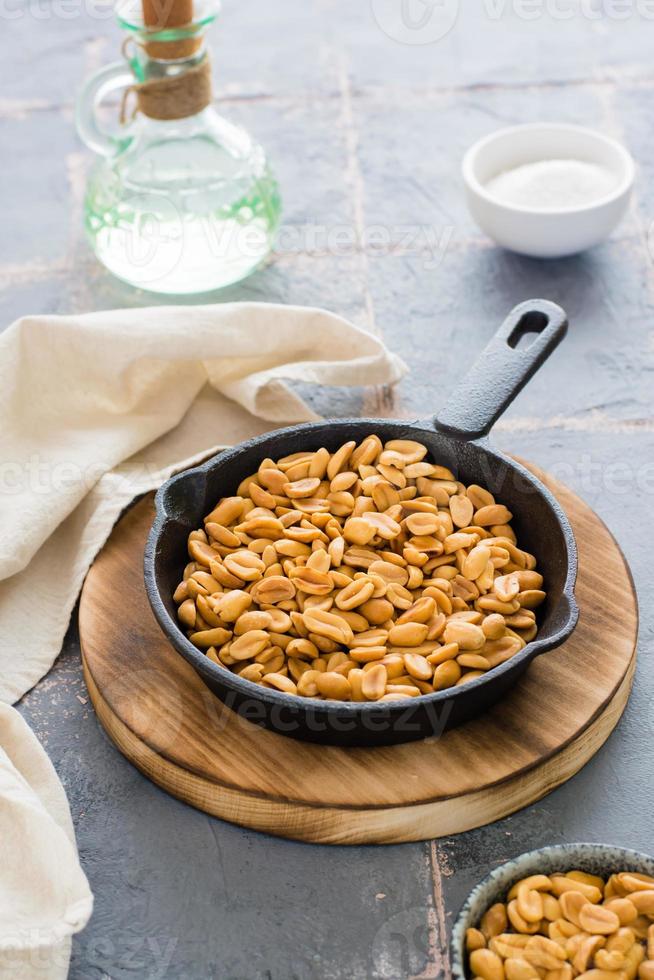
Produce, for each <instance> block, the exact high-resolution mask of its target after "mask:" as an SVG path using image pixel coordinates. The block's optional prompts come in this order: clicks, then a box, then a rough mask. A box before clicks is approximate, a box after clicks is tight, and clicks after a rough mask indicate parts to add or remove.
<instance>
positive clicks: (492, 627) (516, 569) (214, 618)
mask: <svg viewBox="0 0 654 980" xmlns="http://www.w3.org/2000/svg"><path fill="white" fill-rule="evenodd" d="M511 516H512V515H511V513H510V511H509V510H508V509H507V508H506V507H505V506H504V505H503V504H502V503H501V502H498V501H496V500H495V498H494V496H493V495H492V494H491V493H490V492H489V491H487V490H485V489H484V488H482V487H479V486H477V485H475V484H473V485H471V486H468V487H467V488H466V487H465V486H464V485H463V484H461V483H459V482H458V481H457V479H456V478H455V475H454V474H453V473H452V472H451V471H450V470H449V469H448V468H446V467H443V466H439V465H438V464H436V463H433V462H431V461H430V460H429V459H428V458H427V448H426V447H425V446H424V445H422V444H421V443H419V442H417V441H415V440H411V439H408V440H407V439H394V440H393V439H392V440H389V441H388V442H386V443H385V444H384V443H382V441H381V440H380V439H379V437H378V436H376V435H370V436H368V437H366V438H365V439H364V440H363V441H362V442H361V443H360V444H359V445H358V446H357V444H356V443H355V442H353V441H350V442H347V443H345V444H344V445H342V446H341V447H340V448H338V449H337V450H336V451H335V452H330V451H329V450H328V449H326V448H324V447H323V448H320V449H317V450H315V451H313V450H306V451H300V452H297V453H292V454H290V455H289V456H286V457H284V458H282V459H279V460H277V461H275V460H273V459H264V460H262V462H261V464H260V465H259V468H258V470H257V471H256V473H253V474H251V475H250V476H248V477H246V478H245V479H243V480H242V481H241V483H240V484H239V486H238V490H237V493H236V494H234V495H233V496H231V497H225V498H223V499H222V500H220V501H218V503H217V504H216V506H215V508H214V509H213V510H212V511H211V513H209V514H208V515H207V517H206V518H205V520H204V526H203V528H200V529H198V530H196V531H192V532H191V534H190V535H189V537H188V554H189V556H190V559H191V560H190V562H189V563H188V564H187V566H186V568H185V570H184V574H183V578H182V581H181V582H180V583H179V585H178V586H177V588H176V589H175V592H174V601H175V603H176V605H177V607H178V612H177V615H178V621H179V624H180V627H181V628H183V629H184V630H185V631H186V633H187V635H188V636H189V638H190V640H191V642H193V643H194V644H195V645H196V646H198V647H199V648H200V649H201V650H203V651H205V652H206V655H207V657H208V659H210V660H212V661H213V662H214V663H216V664H219V665H220V666H221V667H222V668H227V669H229V670H232V671H234V672H236V673H238V674H239V676H241V677H243V678H245V679H246V680H248V681H250V682H252V683H259V684H264V685H265V686H266V687H267V688H269V689H273V690H275V689H276V690H280V691H283V692H288V693H293V694H297V695H298V696H300V697H316V698H332V699H334V698H335V699H338V698H341V697H342V698H343V699H345V700H348V699H352V700H356V701H365V700H368V701H377V700H381V699H383V698H388V699H389V700H393V699H396V698H400V697H403V698H407V697H416V696H420V695H421V694H429V693H431V692H432V691H440V690H443V689H445V688H448V687H454V686H455V685H459V684H464V683H467V682H468V681H470V680H474V679H475V678H477V677H480V676H483V673H485V672H486V671H488V670H492V669H493V667H495V666H497V665H498V664H501V663H503V662H504V661H505V660H507V659H509V657H511V656H513V655H514V654H515V653H517V652H518V650H520V649H521V648H522V647H523V646H524V645H525V643H527V642H529V641H530V640H531V639H532V638H533V637H534V636H535V635H536V630H537V622H536V614H535V612H534V611H533V610H535V609H536V608H537V607H538V606H539V605H540V604H541V602H542V601H543V600H544V598H545V592H544V591H543V579H542V576H541V575H540V574H539V573H538V572H537V571H536V570H535V568H534V566H535V559H534V558H533V556H532V555H530V554H528V553H527V552H525V551H523V550H521V549H520V547H519V545H518V544H517V543H516V540H515V534H514V533H513V531H512V530H511V527H510V523H509V522H510V520H511ZM319 676H320V677H321V680H320V684H319V683H318V680H317V678H318V677H319ZM350 677H351V681H350V680H349V678H350ZM280 678H281V680H280ZM382 680H383V684H382ZM403 687H404V689H405V690H402V688H403ZM339 692H340V693H339ZM565 887H566V886H561V889H562V890H565ZM567 887H568V888H569V887H571V882H569V883H568V885H567ZM592 887H594V886H593V884H592V882H591V881H589V880H584V881H581V882H579V889H578V890H579V891H581V892H583V891H584V888H592ZM615 888H616V889H619V891H615V892H614V893H613V895H612V897H614V898H620V899H624V898H625V896H626V895H631V893H632V892H634V891H638V892H642V893H643V894H645V893H647V892H651V891H654V882H652V881H646V880H642V879H640V878H634V877H632V878H627V879H626V880H625V881H624V882H622V883H619V884H617V885H616V886H615ZM536 891H538V889H537V890H536ZM560 893H561V892H560V891H557V890H556V889H555V888H553V889H552V892H551V894H548V898H549V902H547V901H545V899H541V898H540V897H539V895H538V894H535V895H534V894H532V893H531V890H530V889H526V890H524V891H523V892H522V893H521V896H520V902H519V903H517V904H516V905H515V906H514V912H515V915H516V916H518V917H520V919H521V920H522V921H523V922H525V923H530V922H533V923H535V921H536V919H535V917H536V914H537V913H538V912H540V911H541V907H542V915H541V916H540V918H541V919H543V920H545V921H547V922H549V921H556V920H552V919H548V918H547V914H548V912H547V910H546V906H548V908H549V913H550V915H553V914H554V912H553V909H552V902H556V896H557V895H559V894H560ZM586 897H588V896H586ZM607 897H611V896H607ZM593 900H594V899H593ZM512 901H516V896H514V897H513V898H512ZM639 902H640V905H642V909H641V908H638V909H636V915H635V916H634V921H636V920H638V921H639V922H640V918H641V916H643V915H645V914H646V910H647V909H649V908H650V900H649V898H648V897H647V896H646V897H644V898H641V899H639ZM555 907H556V906H555ZM505 914H506V913H505ZM615 914H617V911H616V912H615ZM628 914H629V909H628V907H626V906H622V912H621V915H622V918H621V919H620V921H621V922H622V921H623V920H624V921H625V922H626V921H627V918H626V917H627V916H628ZM516 921H517V919H516ZM638 928H639V929H640V930H641V931H642V928H643V926H642V925H640V924H639V926H638ZM514 959H518V958H517V957H514ZM512 969H513V972H514V976H515V978H516V980H519V978H518V973H519V972H520V970H521V969H522V970H523V971H524V966H523V967H521V966H520V965H519V964H518V965H517V966H514V967H512ZM525 980H527V978H526V977H525Z"/></svg>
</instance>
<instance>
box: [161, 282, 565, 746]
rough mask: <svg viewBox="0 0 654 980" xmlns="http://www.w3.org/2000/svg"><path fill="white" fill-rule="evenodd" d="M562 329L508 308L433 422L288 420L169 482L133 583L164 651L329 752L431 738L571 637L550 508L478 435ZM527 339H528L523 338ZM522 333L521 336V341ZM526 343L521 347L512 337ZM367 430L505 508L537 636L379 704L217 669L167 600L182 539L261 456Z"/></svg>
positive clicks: (252, 714) (549, 317)
mask: <svg viewBox="0 0 654 980" xmlns="http://www.w3.org/2000/svg"><path fill="white" fill-rule="evenodd" d="M566 330H567V321H566V317H565V314H564V312H563V310H561V309H560V308H559V307H558V306H555V305H554V304H553V303H549V302H546V301H544V300H529V301H528V302H526V303H522V304H521V305H520V306H517V307H516V308H515V309H514V310H513V311H512V312H511V313H510V314H509V316H508V317H507V319H506V320H505V322H504V323H503V324H502V326H501V327H500V329H499V330H498V332H497V333H496V334H495V336H494V337H493V339H492V340H491V341H490V343H489V344H488V346H487V347H486V349H485V350H484V351H483V352H482V354H481V355H480V357H479V360H478V361H477V363H476V364H475V365H474V367H473V368H472V370H471V371H470V373H469V375H468V376H467V378H466V379H465V380H464V381H463V383H462V384H461V385H460V386H459V388H458V389H457V390H456V392H455V393H454V395H453V396H452V397H451V398H450V399H449V401H448V402H447V403H446V405H445V406H444V408H442V409H441V411H440V412H439V414H438V415H437V417H436V418H435V419H433V418H429V419H427V420H425V421H422V422H402V421H389V420H387V419H344V420H329V421H324V422H316V423H310V424H307V425H296V426H292V427H291V428H288V429H281V430H277V431H276V432H272V433H270V434H268V435H264V436H259V437H258V438H256V439H251V440H250V441H249V442H245V443H242V444H241V445H239V446H236V447H235V448H234V449H230V450H228V451H226V452H223V453H220V454H219V455H218V456H215V457H214V458H213V459H210V460H209V461H208V462H206V463H203V464H202V465H201V466H198V467H197V468H195V469H192V470H188V471H187V472H184V473H181V474H179V475H178V476H175V477H173V478H172V479H171V480H169V481H168V482H167V483H165V484H164V485H163V486H162V487H161V489H160V490H159V492H158V493H157V496H156V510H157V513H156V518H155V521H154V524H153V526H152V530H151V532H150V537H149V539H148V543H147V547H146V551H145V585H146V590H147V594H148V598H149V600H150V603H151V605H152V609H153V610H154V614H155V616H156V618H157V620H158V622H159V625H160V626H161V628H162V630H163V631H164V633H165V634H166V636H167V638H168V639H169V640H170V642H171V643H172V645H173V646H174V648H175V649H176V650H177V651H178V652H179V653H180V654H181V655H182V656H183V657H184V659H185V660H186V661H187V662H188V663H189V664H190V665H191V666H192V667H193V668H194V669H195V670H196V671H197V673H198V674H199V675H200V677H201V678H202V680H203V681H204V682H205V684H206V685H207V686H208V687H209V688H210V689H211V690H212V691H213V692H214V694H216V695H217V696H218V697H219V698H220V699H221V700H222V701H224V702H225V703H226V704H227V705H228V706H229V707H230V708H232V709H233V710H235V711H238V712H239V713H240V714H242V715H243V716H244V717H245V718H247V719H248V720H249V721H252V722H255V723H257V724H260V725H263V726H265V727H267V728H272V729H274V730H275V731H277V732H280V733H283V734H285V735H290V736H292V737H294V738H300V739H305V740H308V741H312V742H324V743H328V744H333V745H388V744H393V743H396V742H408V741H411V740H414V739H418V738H424V737H426V736H429V735H434V734H437V735H438V734H440V733H442V732H443V731H444V730H445V729H446V728H450V727H452V726H454V725H458V724H460V723H461V722H464V721H466V720H468V719H470V718H472V717H474V716H476V715H478V714H480V713H481V712H483V711H484V710H486V709H487V708H488V707H490V706H491V705H492V704H494V703H495V702H496V701H497V700H498V699H499V698H501V697H502V696H503V694H504V693H505V692H506V691H507V690H508V689H509V688H510V687H511V686H512V685H513V684H515V682H516V680H517V679H518V677H519V676H520V675H521V674H522V673H523V672H524V671H525V670H526V668H527V667H528V665H529V664H530V663H531V661H532V660H533V659H534V657H536V656H538V655H539V654H541V653H545V652H546V651H547V650H551V649H552V648H553V647H556V646H558V645H559V644H560V643H562V642H563V640H565V639H566V637H568V636H569V635H570V633H571V632H572V630H573V629H574V627H575V624H576V622H577V617H578V609H577V606H576V603H575V599H574V591H573V590H574V583H575V578H576V573H577V550H576V546H575V540H574V536H573V533H572V529H571V527H570V524H569V523H568V520H567V518H566V516H565V514H564V513H563V511H562V509H561V507H560V506H559V504H558V503H557V501H556V500H555V499H554V497H553V496H552V494H551V493H550V492H549V490H547V489H546V488H545V487H544V486H543V484H542V483H540V481H539V480H537V479H536V478H535V477H534V476H532V475H531V473H529V472H528V471H527V470H526V469H524V468H523V467H522V466H520V465H519V464H518V463H516V462H514V460H512V459H510V458H509V457H507V456H505V455H503V454H502V453H500V452H498V451H497V450H496V449H493V448H492V447H491V445H490V443H489V440H488V433H489V431H490V429H491V427H492V426H493V424H494V422H495V421H496V420H497V419H498V418H499V416H500V415H501V414H502V412H503V411H504V409H505V408H506V407H507V406H508V405H509V404H510V402H511V401H513V399H514V397H515V396H516V395H517V393H518V392H519V391H520V390H521V388H522V387H523V386H524V385H525V384H526V383H527V381H528V380H529V379H530V378H531V377H532V375H533V374H534V373H535V372H536V370H537V369H538V368H539V367H540V366H541V364H543V362H544V361H545V360H546V359H547V357H548V356H549V355H550V354H551V352H552V351H553V350H554V348H555V347H556V346H557V345H558V343H559V342H560V341H561V340H562V339H563V337H564V336H565V333H566ZM527 334H529V335H530V338H528V337H526V335H527ZM532 337H533V339H531V338H532ZM529 339H531V342H530V343H529V344H528V346H527V345H526V344H525V343H521V341H523V340H524V341H527V340H529ZM370 433H377V434H378V435H379V437H380V438H381V440H382V442H385V441H386V440H388V439H417V440H419V441H420V442H422V443H424V444H425V445H426V446H428V447H429V450H430V456H431V458H432V459H433V460H434V461H435V462H436V463H440V464H443V465H445V466H447V467H449V468H450V469H451V470H452V471H453V472H454V473H455V475H456V476H457V478H458V479H459V480H461V481H463V483H465V484H466V485H469V484H471V483H478V484H480V485H481V486H483V487H486V488H487V489H489V490H490V491H491V492H492V493H493V494H494V495H495V496H496V497H497V499H498V501H499V502H501V503H504V504H506V505H507V506H508V507H509V509H510V510H511V511H512V512H513V515H514V519H513V526H514V528H515V531H516V534H517V536H518V541H519V542H520V545H521V546H522V547H524V548H526V549H527V550H528V551H530V552H532V553H533V554H534V555H535V556H536V557H537V559H538V568H539V570H540V571H541V572H542V574H543V575H544V578H545V586H544V588H545V589H546V591H547V600H546V602H545V603H544V605H543V606H542V607H541V609H540V611H539V612H540V622H539V632H538V635H537V637H536V639H535V640H533V641H532V642H531V643H528V644H527V645H526V646H525V647H524V648H523V649H522V650H521V651H520V652H519V653H517V654H516V655H515V656H514V657H513V658H512V659H511V660H508V661H507V662H506V663H504V664H501V665H500V666H498V667H495V668H494V669H492V670H490V671H488V673H487V674H485V675H484V676H483V677H480V678H478V679H476V680H473V681H470V682H468V683H467V684H464V685H462V686H460V687H455V688H450V689H449V690H445V691H440V692H438V693H435V694H427V695H422V696H420V697H416V698H413V699H412V700H411V701H409V702H408V703H407V701H406V700H403V701H398V702H384V703H383V704H375V703H374V702H370V703H363V704H362V703H358V702H357V703H350V702H341V701H319V700H317V699H306V698H300V697H296V696H293V695H288V694H283V693H281V692H279V691H275V690H267V689H264V688H263V687H260V686H258V685H255V684H253V683H251V682H250V681H247V680H244V679H242V678H239V677H238V675H236V674H233V673H231V672H230V671H228V670H226V669H223V668H220V667H218V666H217V665H215V664H214V663H212V662H211V661H210V660H208V659H207V658H206V657H205V656H204V654H203V653H201V652H200V651H199V650H197V649H196V647H194V646H193V645H192V644H191V643H190V641H189V640H188V639H187V638H186V636H185V634H184V633H183V632H182V630H181V629H180V628H179V626H178V625H177V618H176V615H175V603H174V602H173V599H172V595H173V592H174V590H175V587H176V586H177V584H178V582H179V581H180V579H181V576H182V570H183V568H184V565H185V564H186V562H187V561H188V558H187V551H186V541H187V536H188V534H189V532H190V531H192V530H193V529H195V528H197V527H201V526H202V523H203V518H204V516H205V515H206V514H208V513H209V512H210V511H211V510H212V508H213V507H214V505H215V503H216V501H217V500H218V499H219V498H220V497H223V496H229V495H232V494H233V493H234V492H235V490H236V488H237V486H238V485H239V483H240V482H241V480H243V479H244V478H245V477H246V476H248V475H249V474H251V473H253V472H255V471H256V470H257V469H258V466H259V463H260V462H261V460H262V459H264V458H265V457H271V458H272V459H278V458H279V457H281V456H287V455H289V454H290V453H294V452H297V451H299V450H307V449H314V450H315V449H318V448H320V446H326V447H327V448H328V449H329V450H332V451H333V450H335V449H337V448H338V447H339V446H340V445H342V443H344V442H347V441H348V440H351V439H355V440H356V441H357V442H360V441H361V440H362V439H363V438H364V437H365V436H367V435H369V434H370Z"/></svg>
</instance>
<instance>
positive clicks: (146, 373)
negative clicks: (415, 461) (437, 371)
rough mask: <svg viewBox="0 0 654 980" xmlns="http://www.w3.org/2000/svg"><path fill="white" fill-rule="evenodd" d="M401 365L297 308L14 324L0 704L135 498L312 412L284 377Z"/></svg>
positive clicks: (26, 671)
mask: <svg viewBox="0 0 654 980" xmlns="http://www.w3.org/2000/svg"><path fill="white" fill-rule="evenodd" d="M404 370H405V368H404V365H403V364H402V362H401V361H400V359H399V358H397V357H395V356H394V355H392V354H390V353H389V352H388V351H387V350H386V348H385V347H384V345H383V344H382V343H381V341H380V340H379V339H377V338H376V337H374V336H372V335H371V334H368V333H366V332H365V331H363V330H360V329H358V328H357V327H355V326H353V325H352V324H351V323H348V322H347V321H346V320H343V319H342V318H341V317H338V316H335V315H334V314H332V313H328V312H326V311H324V310H319V309H308V308H302V307H291V306H274V305H270V304H263V303H232V304H225V305H218V306H196V307H157V308H149V309H136V310H114V311H108V312H103V313H92V314H88V315H83V316H67V317H66V316H64V317H57V316H35V317H24V318H23V319H21V320H18V321H17V322H16V323H14V324H12V326H10V327H9V328H8V329H7V330H6V331H5V332H4V333H3V334H0V419H1V420H2V422H1V425H2V428H1V430H0V701H2V700H4V701H7V702H9V703H13V702H14V701H16V700H17V699H18V698H20V697H21V696H22V695H23V694H24V693H25V692H26V691H27V690H29V688H30V687H32V686H33V685H34V684H35V683H36V682H37V681H38V680H39V679H40V678H41V677H42V676H43V675H44V674H45V673H46V672H47V671H48V670H49V669H50V667H51V665H52V663H53V661H54V659H55V657H56V656H57V654H58V652H59V650H60V648H61V641H62V639H63V636H64V633H65V631H66V628H67V625H68V621H69V619H70V614H71V611H72V609H73V606H74V604H75V601H76V598H77V595H78V593H79V589H80V586H81V584H82V581H83V578H84V575H85V573H86V571H87V569H88V566H89V565H90V563H91V561H92V560H93V558H94V556H95V554H96V553H97V551H98V550H99V548H100V547H101V546H102V544H103V543H104V541H105V540H106V538H107V536H108V534H109V532H110V530H111V527H112V526H113V524H114V522H115V520H116V518H117V517H118V516H119V514H120V512H121V510H122V509H123V508H124V507H125V506H126V505H127V504H128V503H129V502H130V501H131V500H132V499H133V498H134V496H135V495H136V494H138V493H142V492H145V491H146V490H149V489H152V488H153V487H156V486H158V485H159V484H160V483H161V482H162V481H163V480H164V479H166V478H167V476H168V475H169V474H170V473H171V472H173V471H174V470H175V469H177V468H180V466H181V465H182V462H183V461H186V460H188V459H189V458H191V459H195V458H200V457H202V456H204V455H206V454H207V453H208V452H209V451H210V450H211V449H212V448H214V447H219V446H224V445H228V444H230V443H233V442H235V441H239V440H240V439H242V438H245V437H246V436H248V435H252V434H253V433H255V432H260V431H265V430H266V429H270V428H271V427H272V425H271V423H272V424H281V423H284V422H286V423H291V422H299V421H308V420H310V419H312V418H315V415H314V413H313V412H311V410H310V409H309V408H308V406H307V405H306V404H305V403H304V402H303V401H302V400H301V399H300V398H299V397H297V396H296V395H294V394H293V393H292V392H291V391H290V390H289V389H288V388H287V387H286V386H285V385H284V383H283V380H282V379H298V380H302V381H305V382H313V383H317V384H326V385H330V384H331V385H366V384H386V383H393V382H395V381H397V380H398V379H399V378H400V377H401V375H402V374H403V373H404ZM262 420H265V421H262Z"/></svg>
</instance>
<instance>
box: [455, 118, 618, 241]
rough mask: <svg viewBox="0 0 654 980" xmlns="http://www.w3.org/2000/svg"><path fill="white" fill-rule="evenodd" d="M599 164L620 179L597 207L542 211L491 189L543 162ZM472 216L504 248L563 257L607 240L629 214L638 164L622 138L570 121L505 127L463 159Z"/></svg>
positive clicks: (616, 179)
mask: <svg viewBox="0 0 654 980" xmlns="http://www.w3.org/2000/svg"><path fill="white" fill-rule="evenodd" d="M553 159H558V160H562V159H570V160H582V161H584V162H586V163H595V164H599V165H600V166H603V167H606V168H608V169H609V170H610V171H611V172H612V173H613V174H614V175H615V186H614V188H613V190H612V191H611V192H610V193H609V194H608V195H605V196H604V197H601V198H599V199H598V200H597V201H595V202H593V203H592V204H587V205H584V206H582V207H561V208H557V209H554V208H552V209H548V210H539V209H530V208H526V207H517V206H514V205H510V204H505V203H502V202H500V201H499V200H497V199H496V198H495V197H494V196H493V195H492V193H489V191H488V190H487V188H486V185H487V184H488V182H489V181H490V180H492V178H493V177H496V176H497V175H498V174H500V173H502V172H504V171H506V170H511V169H513V168H514V167H519V166H522V165H523V164H526V163H535V162H537V161H539V160H553ZM462 169H463V180H464V183H465V188H466V197H467V201H468V208H469V210H470V213H471V215H472V216H473V218H474V219H475V221H476V222H477V224H478V225H479V227H480V228H481V229H482V231H485V232H486V234H487V235H489V236H490V238H492V239H493V240H494V241H496V242H497V244H498V245H502V246H503V247H504V248H508V249H510V250H511V251H513V252H520V253H521V254H522V255H531V256H534V257H536V258H543V259H545V258H559V257H561V256H563V255H573V254H574V253H575V252H582V251H584V249H587V248H590V247H591V246H592V245H597V244H598V243H599V242H601V241H603V239H605V238H606V237H607V236H608V235H609V234H610V233H611V232H612V231H613V229H614V228H615V226H616V225H617V224H618V222H619V221H620V219H621V218H622V216H623V215H624V213H625V210H626V208H627V204H628V201H629V195H630V194H631V188H632V185H633V182H634V173H635V167H634V161H633V159H632V157H631V155H630V154H629V153H628V151H627V150H626V149H625V148H624V147H623V146H621V144H620V143H618V142H616V140H613V139H610V138H609V137H608V136H603V135H602V134H601V133H596V132H595V131H594V130H592V129H584V128H583V127H581V126H571V125H567V124H565V123H533V124H528V125H525V126H511V127H509V128H507V129H499V130H497V132H495V133H491V134H490V136H486V137H484V139H482V140H479V142H477V143H475V144H474V146H472V147H471V148H470V149H469V150H468V152H467V153H466V155H465V157H464V158H463V165H462Z"/></svg>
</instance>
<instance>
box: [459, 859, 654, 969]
mask: <svg viewBox="0 0 654 980" xmlns="http://www.w3.org/2000/svg"><path fill="white" fill-rule="evenodd" d="M466 947H467V950H468V954H469V968H470V974H471V976H472V977H475V978H477V977H478V978H480V980H573V978H574V977H583V978H584V980H635V978H636V977H637V976H638V977H639V978H640V980H654V878H650V877H649V876H648V875H643V874H636V873H635V872H631V871H623V872H621V873H620V874H613V875H611V876H610V877H609V878H608V880H607V881H604V879H603V878H599V877H597V876H595V875H590V874H586V873H585V872H583V871H568V872H567V873H566V874H551V875H543V874H536V875H531V877H529V878H523V880H522V881H519V882H517V884H515V885H514V886H513V888H512V889H511V891H510V892H509V893H508V895H507V898H506V903H503V902H498V903H497V904H496V905H493V906H492V907H491V908H489V909H488V911H487V912H486V914H485V915H484V917H483V918H482V920H481V923H480V925H479V929H468V930H467V932H466Z"/></svg>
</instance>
